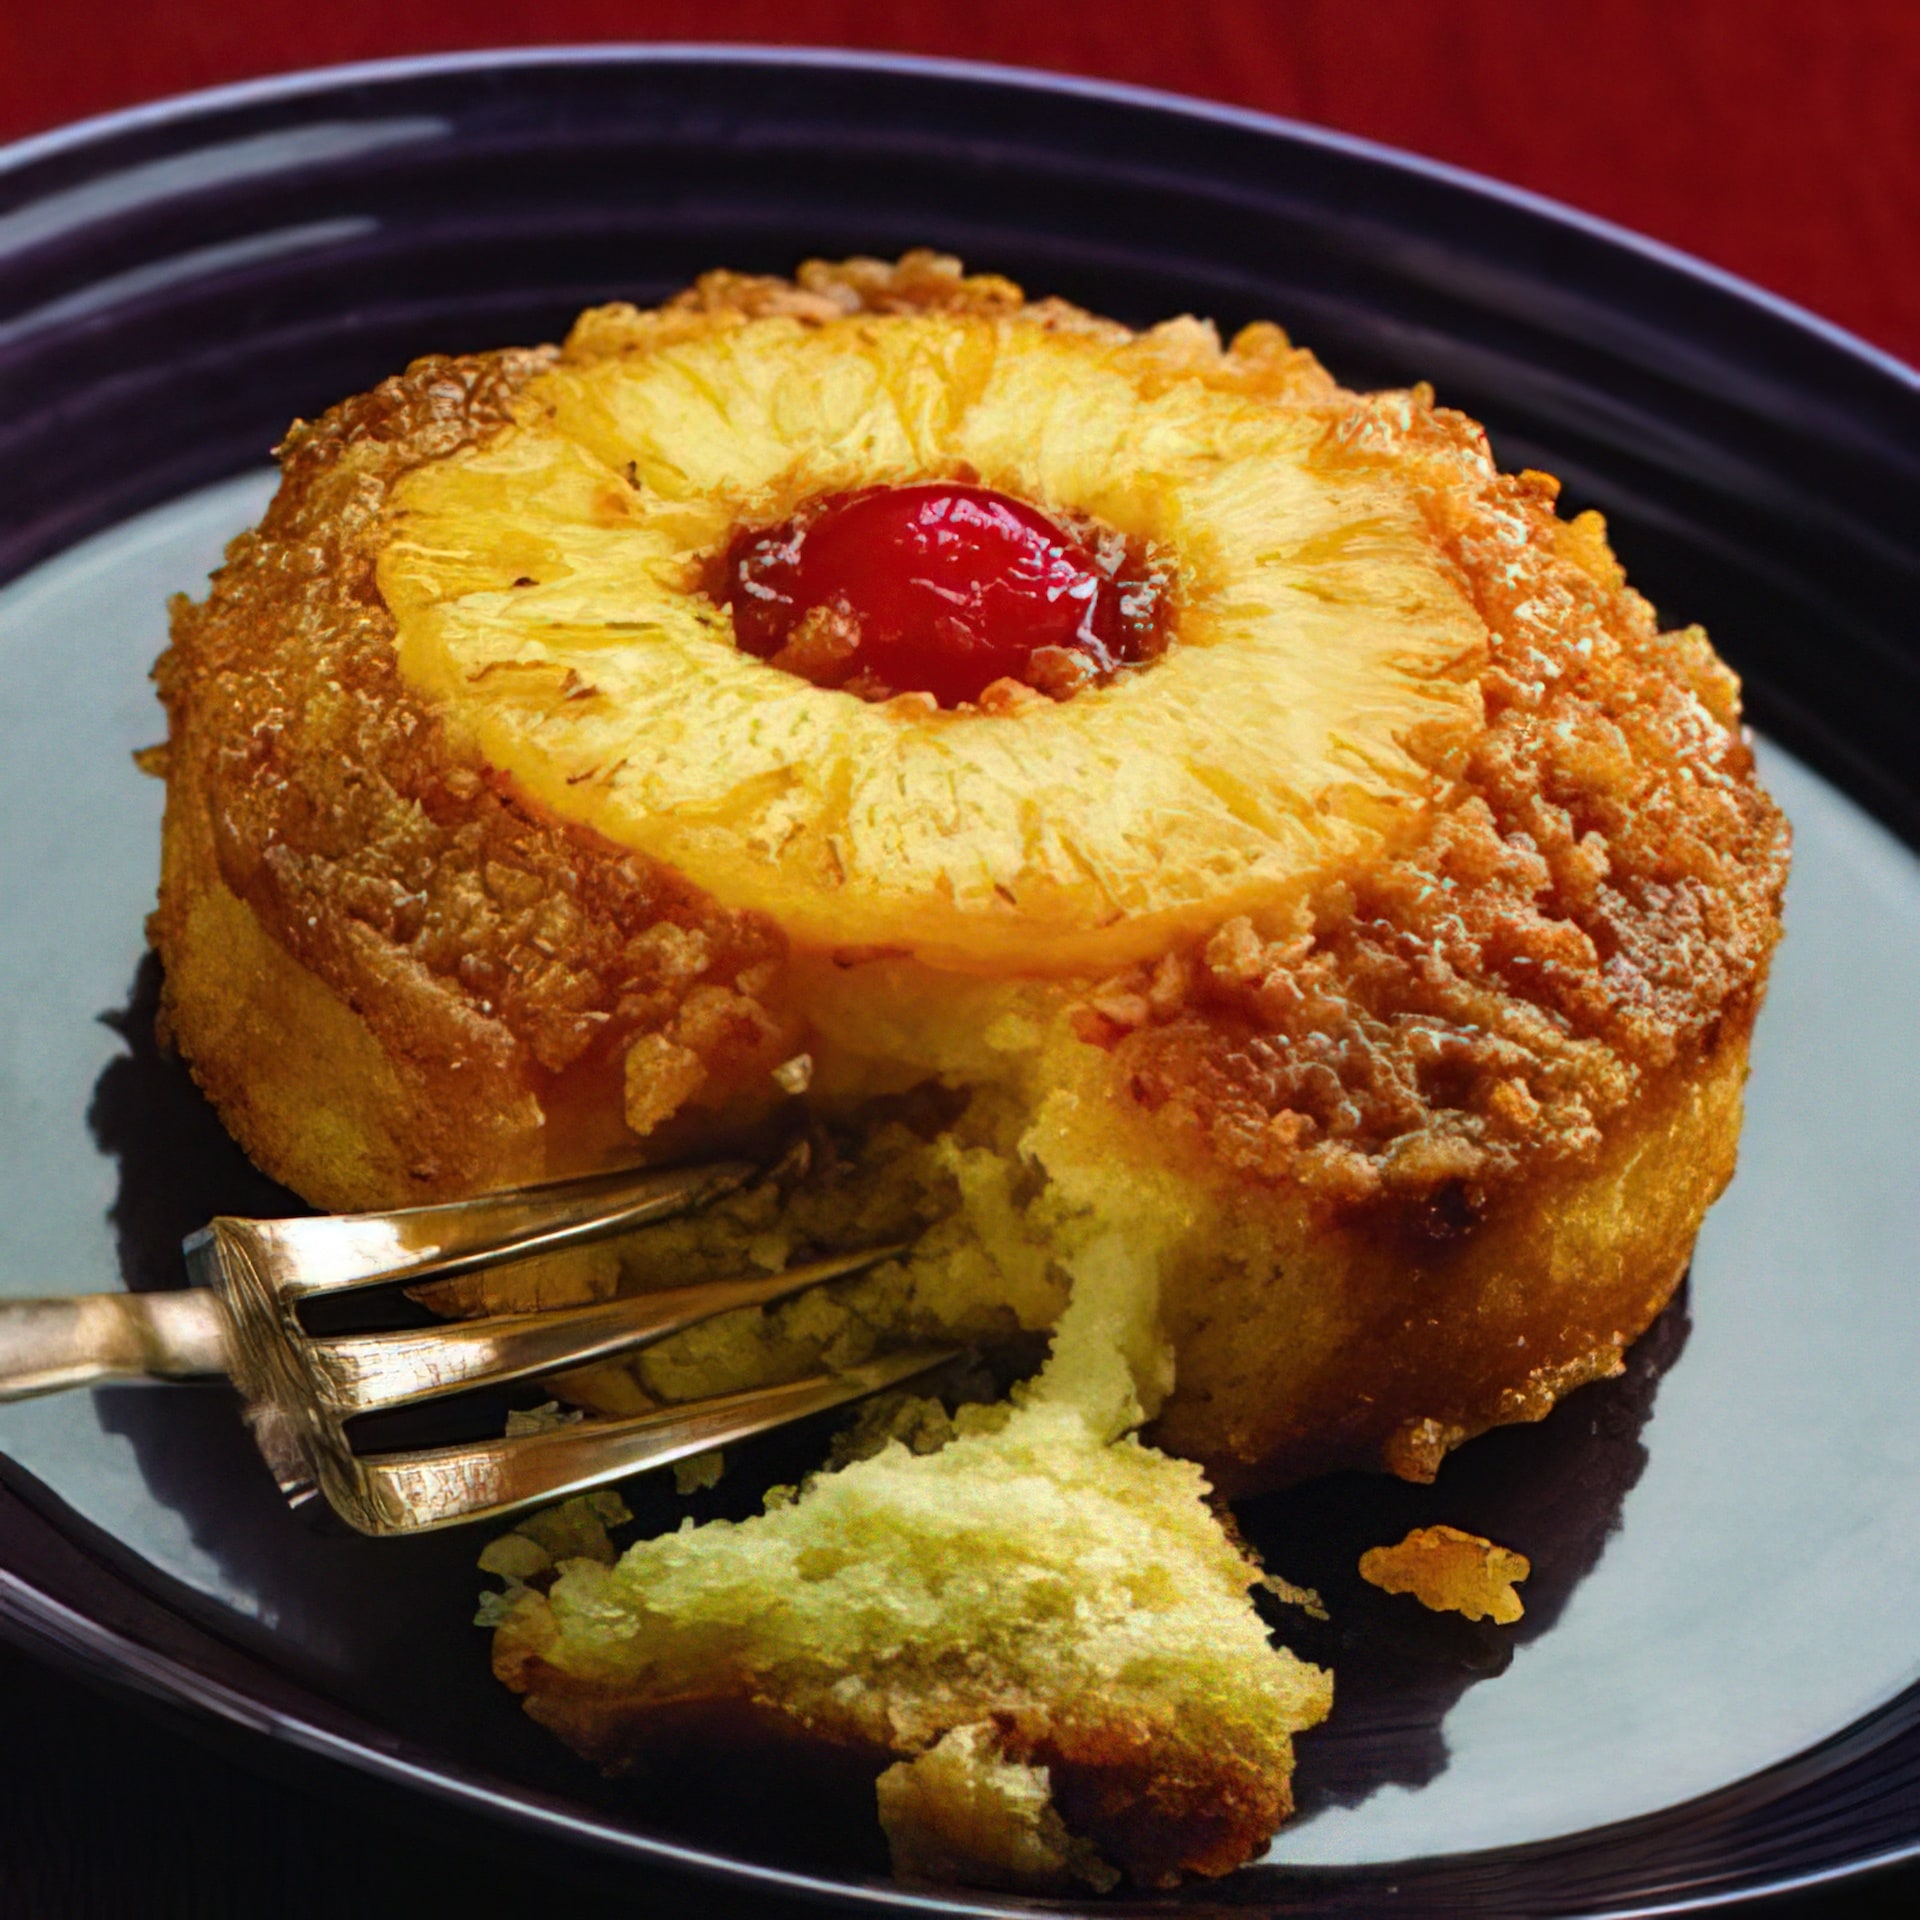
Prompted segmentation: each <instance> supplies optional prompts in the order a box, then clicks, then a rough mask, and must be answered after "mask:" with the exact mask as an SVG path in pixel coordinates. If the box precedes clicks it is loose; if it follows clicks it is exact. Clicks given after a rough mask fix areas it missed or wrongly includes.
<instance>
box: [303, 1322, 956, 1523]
mask: <svg viewBox="0 0 1920 1920" xmlns="http://www.w3.org/2000/svg"><path fill="white" fill-rule="evenodd" d="M958 1351H959V1349H958V1348H954V1347H940V1348H925V1347H922V1348H915V1349H913V1350H911V1351H908V1352H905V1353H894V1354H887V1355H884V1356H882V1357H881V1358H879V1359H876V1360H869V1361H867V1362H865V1363H864V1364H863V1365H861V1366H858V1367H850V1368H848V1369H847V1370H846V1371H845V1372H843V1373H830V1374H815V1375H813V1376H811V1377H809V1378H807V1379H805V1380H793V1381H789V1382H787V1383H786V1384H785V1385H784V1386H778V1387H762V1388H757V1389H755V1390H754V1391H752V1392H749V1393H733V1394H727V1395H725V1396H723V1397H720V1398H716V1399H712V1400H701V1401H696V1402H693V1403H691V1404H690V1405H687V1406H684V1407H670V1408H667V1409H666V1410H665V1411H663V1412H660V1413H649V1414H642V1415H640V1416H639V1417H638V1418H636V1419H632V1420H589V1421H583V1422H582V1423H580V1424H579V1425H577V1426H572V1427H565V1428H562V1429H560V1430H558V1431H556V1432H551V1433H531V1434H518V1435H515V1436H514V1437H512V1438H511V1439H505V1440H490V1441H483V1442H481V1443H479V1444H478V1445H474V1446H464V1447H434V1448H429V1449H424V1450H421V1451H417V1452H412V1453H393V1454H384V1455H378V1456H375V1457H373V1458H371V1459H359V1458H355V1457H352V1456H349V1457H347V1458H346V1459H344V1460H341V1459H336V1458H333V1457H331V1456H329V1457H327V1458H325V1459H323V1460H322V1462H321V1477H322V1479H323V1481H324V1482H325V1483H326V1492H327V1497H328V1499H329V1500H330V1501H331V1502H332V1504H333V1506H334V1507H335V1509H336V1510H337V1511H338V1512H339V1513H341V1514H342V1515H343V1516H344V1517H345V1518H346V1519H347V1520H348V1521H349V1522H350V1523H351V1524H352V1525H353V1526H355V1527H357V1528H358V1529H359V1530H360V1531H361V1532H362V1533H368V1534H373V1535H375V1536H377V1537H380V1536H390V1535H394V1534H405V1533H421V1532H425V1531H426V1530H428V1529H430V1528H434V1527H445V1526H451V1525H453V1524H454V1523H456V1522H458V1521H462V1520H481V1519H486V1518H488V1517H490V1516H491V1515H494V1514H502V1513H511V1512H513V1511H514V1510H515V1509H516V1508H519V1507H527V1506H533V1505H535V1504H536V1503H537V1502H539V1501H542V1500H553V1499H558V1498H559V1497H560V1496H562V1495H563V1494H569V1493H583V1492H585V1491H586V1490H587V1489H588V1488H589V1487H598V1486H604V1485H605V1484H606V1483H607V1482H608V1481H609V1480H620V1479H624V1478H625V1477H626V1476H627V1475H628V1474H630V1473H636V1472H639V1471H640V1470H641V1469H642V1468H645V1467H660V1466H666V1465H668V1464H669V1463H670V1462H672V1461H675V1460H684V1459H686V1458H687V1457H688V1456H690V1455H692V1454H696V1453H705V1452H707V1451H708V1450H709V1449H711V1448H714V1447H723V1446H730V1445H731V1444H733V1443H734V1442H735V1441H738V1440H744V1439H747V1438H748V1437H749V1436H751V1435H753V1434H756V1433H764V1432H765V1431H766V1430H767V1429H768V1428H769V1427H778V1426H784V1425H786V1424H787V1423H788V1422H789V1421H792V1420H798V1419H801V1418H803V1417H805V1416H806V1415H807V1414H810V1413H819V1412H822V1411H824V1410H825V1409H826V1408H828V1407H837V1406H841V1405H843V1404H844V1403H845V1402H847V1401H849V1400H857V1399H859V1398H861V1397H862V1396H863V1395H865V1394H869V1393H877V1392H879V1391H880V1390H881V1389H882V1388H884V1387H890V1386H895V1385H897V1384H898V1383H899V1382H900V1381H902V1380H908V1379H911V1378H912V1377H913V1376H914V1375H915V1374H917V1373H925V1372H927V1371H928V1370H929V1369H931V1368H933V1367H937V1366H939V1365H940V1364H941V1363H942V1362H944V1361H947V1360H950V1359H952V1358H953V1357H954V1355H955V1353H957V1352H958Z"/></svg>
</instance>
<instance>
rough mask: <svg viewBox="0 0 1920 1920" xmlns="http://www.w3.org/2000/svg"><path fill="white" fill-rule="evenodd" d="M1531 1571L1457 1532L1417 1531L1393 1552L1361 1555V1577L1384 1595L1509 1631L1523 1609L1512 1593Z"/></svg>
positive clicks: (1522, 1558)
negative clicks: (1400, 1596) (1409, 1596)
mask: <svg viewBox="0 0 1920 1920" xmlns="http://www.w3.org/2000/svg"><path fill="white" fill-rule="evenodd" d="M1532 1571H1533V1567H1532V1565H1531V1563H1530V1562H1529V1561H1528V1559H1527V1557H1526V1555H1525V1554H1523V1553H1515V1552H1513V1551H1512V1550H1511V1549H1510V1548H1507V1547H1496V1546H1495V1545H1494V1544H1493V1542H1492V1541H1491V1540H1483V1539H1482V1538H1481V1537H1480V1535H1479V1534H1477V1533H1462V1532H1461V1531H1460V1529H1459V1528H1458V1527H1415V1528H1414V1529H1413V1531H1412V1532H1411V1533H1409V1534H1408V1535H1407V1537H1406V1538H1405V1539H1404V1540H1402V1541H1401V1542H1400V1544H1399V1545H1398V1546H1397V1547H1373V1548H1371V1549H1369V1551H1367V1552H1366V1553H1363V1554H1362V1555H1361V1556H1360V1577H1361V1579H1363V1580H1365V1581H1368V1582H1369V1583H1370V1584H1372V1585H1373V1586H1376V1587H1380V1588H1382V1589H1384V1590H1385V1591H1386V1592H1388V1593H1410V1594H1412V1595H1413V1597H1414V1598H1415V1599H1416V1600H1418V1601H1419V1602H1420V1604H1421V1605H1422V1606H1423V1607H1430V1608H1431V1609H1432V1610H1433V1611H1434V1612H1435V1613H1458V1614H1463V1615H1464V1616H1465V1617H1466V1618H1467V1619H1469V1620H1488V1619H1491V1620H1495V1621H1497V1622H1498V1623H1499V1624H1500V1625H1501V1626H1503V1627H1506V1626H1511V1625H1512V1624H1513V1622H1514V1621H1516V1620H1518V1619H1519V1618H1520V1616H1521V1614H1522V1613H1524V1612H1525V1611H1526V1609H1525V1608H1524V1607H1523V1606H1522V1605H1521V1604H1520V1596H1519V1594H1517V1593H1516V1592H1515V1591H1514V1585H1515V1583H1516V1582H1518V1581H1521V1580H1524V1579H1525V1578H1526V1577H1527V1575H1528V1574H1529V1573H1531V1572H1532Z"/></svg>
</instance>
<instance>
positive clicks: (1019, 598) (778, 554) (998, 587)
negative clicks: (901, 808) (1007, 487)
mask: <svg viewBox="0 0 1920 1920" xmlns="http://www.w3.org/2000/svg"><path fill="white" fill-rule="evenodd" d="M719 574H720V577H719V579H718V580H717V581H716V583H715V584H716V588H717V591H716V594H715V597H716V598H717V599H720V600H722V601H724V602H725V604H726V605H727V606H728V607H729V608H730V609H731V610H732V613H733V630H734V637H735V639H736V640H737V641H738V643H739V645H740V646H741V648H742V649H743V650H744V651H745V652H747V653H751V654H753V655H755V656H756V657H757V658H759V659H762V660H768V661H771V662H772V663H773V664H774V665H775V666H777V667H782V668H785V669H786V670H787V671H788V672H791V673H796V674H799V675H800V676H801V677H802V678H803V679H807V680H811V681H813V682H815V683H816V684H817V685H820V686H827V687H839V688H842V689H844V690H845V691H846V692H849V693H857V694H860V695H863V696H864V697H865V698H867V699H870V700H871V699H887V698H890V697H892V696H894V695H897V694H902V693H925V694H931V695H932V696H933V698H934V699H935V700H936V701H937V702H938V703H939V704H940V705H941V706H943V707H957V706H961V705H963V704H967V703H970V702H978V701H979V700H980V698H981V696H982V694H984V693H985V692H986V691H987V689H988V688H990V687H992V686H993V685H994V684H995V683H996V682H1001V681H1015V682H1018V683H1020V684H1023V685H1026V686H1030V687H1036V688H1038V689H1039V690H1040V691H1041V692H1043V693H1047V694H1050V695H1052V696H1053V697H1054V698H1055V699H1064V698H1066V697H1067V696H1068V695H1069V694H1071V693H1073V692H1075V691H1076V690H1077V689H1078V688H1080V687H1082V686H1086V685H1090V684H1093V683H1094V682H1097V681H1100V680H1106V679H1110V678H1112V676H1113V675H1114V674H1115V673H1117V672H1118V671H1119V670H1120V669H1121V668H1122V667H1125V666H1128V665H1132V664H1135V663H1137V662H1139V661H1142V660H1146V659H1149V658H1151V657H1152V656H1153V654H1154V653H1156V652H1157V651H1158V650H1159V632H1158V618H1157V616H1158V610H1159V594H1158V591H1157V588H1156V587H1155V585H1154V583H1153V582H1152V580H1151V579H1150V577H1149V576H1148V574H1147V572H1146V570H1145V569H1144V568H1143V567H1142V566H1141V565H1140V564H1139V557H1138V554H1137V552H1135V551H1132V550H1130V549H1129V547H1128V545H1127V543H1125V542H1122V541H1121V540H1119V539H1118V538H1117V537H1114V536H1107V537H1106V538H1103V539H1097V540H1096V541H1094V542H1093V543H1091V544H1090V543H1089V542H1087V541H1085V540H1082V539H1079V538H1077V537H1075V536H1074V535H1073V534H1071V533H1069V532H1067V531H1066V530H1065V529H1064V528H1062V527H1060V526H1058V525H1056V524H1055V523H1054V522H1053V521H1052V520H1050V519H1049V518H1048V517H1047V516H1046V515H1045V514H1043V513H1041V512H1040V511H1039V510H1038V509H1037V508H1034V507H1030V506H1028V505H1027V504H1026V503H1025V502H1024V501H1020V500H1015V499H1013V498H1011V497H1010V496H1009V495H1007V494H1004V493H997V492H995V491H994V490H993V489H992V488H989V487H981V486H973V485H968V484H965V483H962V482H957V481H954V482H949V481H932V482H927V483H924V484H920V485H915V486H904V487H868V488H864V489H862V490H861V491H859V492H857V493H838V494H830V495H826V496H824V497H822V498H820V499H818V500H815V501H812V502H810V503H809V504H808V505H807V506H805V507H803V508H802V509H801V510H800V511H799V512H798V513H796V514H795V515H794V516H793V518H792V519H790V520H787V521H784V522H782V523H781V524H780V525H779V526H775V527H762V528H748V529H745V530H743V531H742V532H741V533H740V534H738V535H737V536H736V537H735V539H734V541H733V543H732V545H731V546H730V547H729V549H728V550H727V553H726V556H725V559H724V561H723V563H722V565H721V568H720V569H719Z"/></svg>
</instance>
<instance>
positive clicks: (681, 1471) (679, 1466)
mask: <svg viewBox="0 0 1920 1920" xmlns="http://www.w3.org/2000/svg"><path fill="white" fill-rule="evenodd" d="M726 1470H727V1456H726V1455H725V1454H724V1453H722V1452H721V1451H720V1449H719V1448H718V1447H709V1448H708V1449H707V1450H706V1452H705V1453H693V1454H689V1455H688V1456H687V1457H686V1459H684V1460H676V1461H675V1462H674V1463H673V1490H674V1492H675V1493H677V1494H679V1495H680V1497H681V1498H682V1499H683V1500H684V1499H685V1498H686V1497H687V1495H689V1494H692V1493H703V1492H705V1490H706V1489H707V1488H708V1487H717V1486H718V1485H719V1484H720V1476H721V1475H722V1474H724V1473H725V1472H726Z"/></svg>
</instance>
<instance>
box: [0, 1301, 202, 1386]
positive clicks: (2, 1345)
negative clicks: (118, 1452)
mask: <svg viewBox="0 0 1920 1920" xmlns="http://www.w3.org/2000/svg"><path fill="white" fill-rule="evenodd" d="M226 1370H227V1317H226V1308H225V1306H224V1305H223V1304H222V1302H221V1300H220V1296H219V1295H218V1294H216V1293H214V1292H212V1291H211V1290H209V1289H208V1288H206V1287H186V1288H183V1289H181V1290H180V1291H179V1292H177V1293H78V1294H61V1295H56V1296H55V1297H54V1298H52V1299H49V1300H0V1400H30V1399H32V1398H33V1397H34V1395H36V1394H41V1393H58V1392H60V1391H61V1390H62V1389H63V1388H66V1387H88V1386H93V1385H95V1384H96V1383H97V1382H99V1381H102V1380H189V1379H192V1378H194V1377H195V1376H196V1375H200V1374H209V1373H216V1374H217V1373H225V1372H226Z"/></svg>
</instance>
